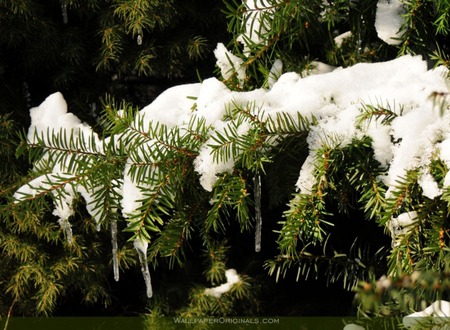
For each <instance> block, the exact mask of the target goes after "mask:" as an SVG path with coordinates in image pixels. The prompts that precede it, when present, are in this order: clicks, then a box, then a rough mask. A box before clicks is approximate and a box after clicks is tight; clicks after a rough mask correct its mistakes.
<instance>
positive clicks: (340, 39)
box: [334, 31, 353, 48]
mask: <svg viewBox="0 0 450 330" xmlns="http://www.w3.org/2000/svg"><path fill="white" fill-rule="evenodd" d="M352 36H353V34H352V31H347V32H344V33H341V34H340V35H338V36H336V37H335V38H334V43H335V44H336V46H337V47H338V48H340V47H342V44H343V43H344V41H345V39H348V38H351V37H352Z"/></svg>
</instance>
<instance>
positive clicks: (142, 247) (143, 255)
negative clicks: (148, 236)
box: [134, 238, 153, 298]
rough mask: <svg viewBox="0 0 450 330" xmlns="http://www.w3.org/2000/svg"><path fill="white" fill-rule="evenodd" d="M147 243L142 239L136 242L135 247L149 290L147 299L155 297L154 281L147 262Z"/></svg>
mask: <svg viewBox="0 0 450 330" xmlns="http://www.w3.org/2000/svg"><path fill="white" fill-rule="evenodd" d="M147 246H148V243H147V242H142V241H141V240H140V239H138V238H137V239H135V240H134V247H135V249H136V251H137V252H138V256H139V262H140V264H141V272H142V276H143V277H144V282H145V287H146V290H147V297H148V298H151V297H152V296H153V288H152V279H151V276H150V270H149V269H148V261H147Z"/></svg>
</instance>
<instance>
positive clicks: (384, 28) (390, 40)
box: [375, 0, 405, 45]
mask: <svg viewBox="0 0 450 330" xmlns="http://www.w3.org/2000/svg"><path fill="white" fill-rule="evenodd" d="M404 12H405V11H404V9H403V3H402V1H400V0H379V1H378V3H377V12H376V17H375V29H376V30H377V33H378V37H379V38H380V39H381V40H383V41H384V42H386V43H387V44H389V45H399V44H400V43H401V42H402V41H401V40H400V38H401V36H402V33H400V28H401V26H402V23H403V19H402V17H401V15H402V14H404Z"/></svg>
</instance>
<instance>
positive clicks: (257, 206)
mask: <svg viewBox="0 0 450 330" xmlns="http://www.w3.org/2000/svg"><path fill="white" fill-rule="evenodd" d="M253 185H254V190H255V193H254V198H255V221H256V228H255V251H256V252H259V251H261V230H262V214H261V176H260V175H259V174H256V175H255V177H254V178H253Z"/></svg>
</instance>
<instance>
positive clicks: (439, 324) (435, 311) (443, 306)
mask: <svg viewBox="0 0 450 330" xmlns="http://www.w3.org/2000/svg"><path fill="white" fill-rule="evenodd" d="M425 317H433V325H434V327H433V329H448V320H449V317H450V302H448V301H446V300H437V301H435V302H434V303H432V304H431V305H430V306H428V307H427V308H425V309H424V310H423V311H421V312H415V313H411V314H409V315H407V316H405V317H404V318H403V325H404V326H405V328H407V329H415V327H416V325H418V323H419V322H421V321H422V320H423V319H424V318H425Z"/></svg>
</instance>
